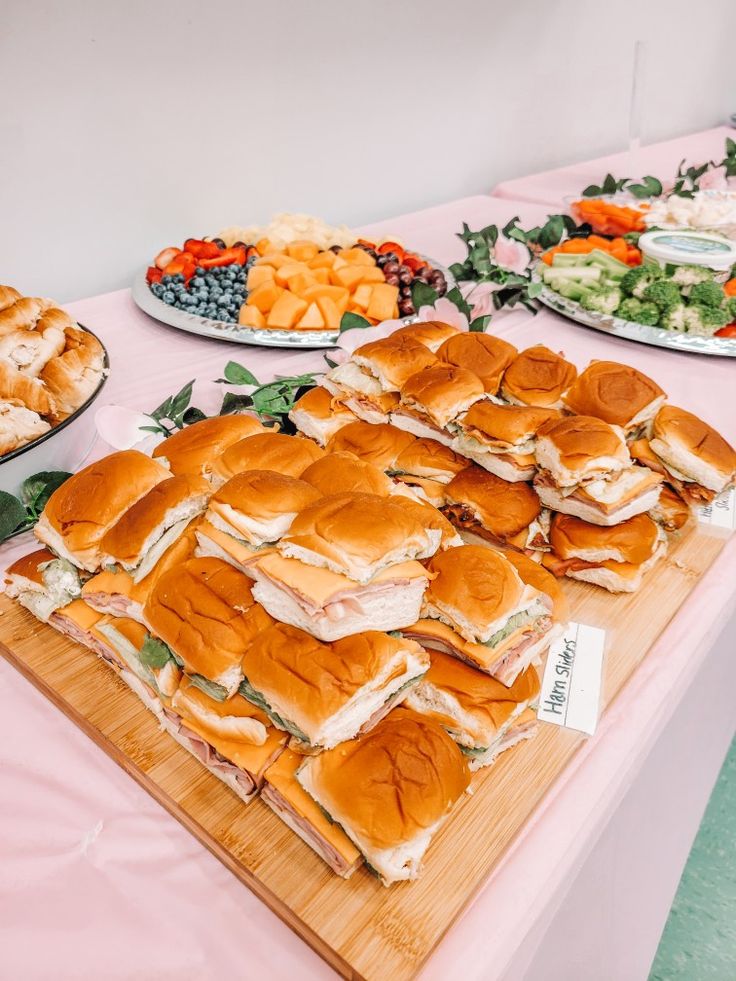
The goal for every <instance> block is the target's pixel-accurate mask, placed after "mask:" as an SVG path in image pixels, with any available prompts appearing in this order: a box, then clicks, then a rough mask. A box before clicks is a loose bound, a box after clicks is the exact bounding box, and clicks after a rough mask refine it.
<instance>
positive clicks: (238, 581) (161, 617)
mask: <svg viewBox="0 0 736 981" xmlns="http://www.w3.org/2000/svg"><path fill="white" fill-rule="evenodd" d="M143 616H144V619H145V621H146V623H147V624H148V626H149V627H150V629H151V630H152V632H153V633H154V634H155V635H156V636H157V637H160V638H161V640H163V641H164V643H165V644H168V646H169V647H170V648H171V649H172V651H174V652H175V653H176V654H177V655H178V656H179V657H180V658H181V660H182V661H183V662H184V670H185V671H186V672H187V673H188V674H201V675H203V676H204V677H205V678H209V679H210V680H211V681H214V682H216V683H218V684H221V685H222V686H223V687H224V688H226V689H227V691H228V693H229V694H233V693H234V692H235V691H236V690H237V687H238V685H239V683H240V680H241V677H242V674H241V669H240V662H241V660H242V658H243V655H244V654H245V652H246V651H247V650H248V648H249V646H250V644H251V643H252V642H253V640H254V638H255V637H256V635H257V634H259V633H260V632H261V631H262V630H265V629H266V628H267V627H269V626H270V625H271V624H272V623H273V621H272V619H271V617H270V616H269V615H268V614H267V613H266V611H265V610H264V609H263V608H262V607H260V606H258V604H257V603H256V602H255V600H254V599H253V594H252V593H251V588H250V580H249V579H248V577H247V576H245V575H243V573H242V572H239V571H238V570H237V569H234V568H233V567H232V566H231V565H229V564H228V563H227V562H223V561H222V560H221V559H215V558H203V559H189V560H188V561H186V562H183V563H182V564H181V565H178V566H176V567H174V568H172V569H170V570H169V571H168V572H166V573H165V574H164V575H162V576H161V577H160V578H159V579H158V581H157V582H156V584H155V585H154V587H153V589H152V590H151V593H150V596H149V597H148V600H147V602H146V605H145V608H144V611H143Z"/></svg>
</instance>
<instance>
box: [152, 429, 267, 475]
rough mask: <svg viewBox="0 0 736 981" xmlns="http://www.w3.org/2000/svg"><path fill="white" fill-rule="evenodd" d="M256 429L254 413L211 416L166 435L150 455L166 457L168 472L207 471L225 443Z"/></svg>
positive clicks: (251, 432) (222, 451) (202, 472)
mask: <svg viewBox="0 0 736 981" xmlns="http://www.w3.org/2000/svg"><path fill="white" fill-rule="evenodd" d="M260 432H263V426H262V425H261V424H260V422H259V421H258V420H257V419H256V418H255V417H254V416H239V415H233V416H215V417H214V418H212V419H202V421H201V422H195V423H194V424H193V425H191V426H187V427H186V428H185V429H181V430H180V431H179V432H178V433H174V435H173V436H169V438H168V439H165V440H164V441H163V443H159V445H158V446H157V447H156V449H155V450H154V451H153V455H154V457H166V459H167V460H168V461H169V466H170V467H171V472H172V473H194V474H208V473H209V472H210V471H211V469H212V464H213V463H214V461H215V460H216V459H217V457H218V456H220V455H221V454H222V453H224V451H225V450H226V449H227V448H228V446H231V445H232V444H233V443H237V442H238V440H241V439H245V437H246V436H253V435H254V434H255V433H260Z"/></svg>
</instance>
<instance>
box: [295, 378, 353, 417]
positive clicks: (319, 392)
mask: <svg viewBox="0 0 736 981" xmlns="http://www.w3.org/2000/svg"><path fill="white" fill-rule="evenodd" d="M292 412H307V413H308V414H309V415H310V416H314V418H315V419H332V418H333V417H334V416H344V417H345V418H351V417H352V418H355V416H354V414H353V413H352V412H351V411H350V409H346V408H345V406H344V405H341V404H340V402H338V400H337V399H335V398H334V397H333V396H332V395H331V394H330V393H329V392H328V391H327V389H326V388H322V387H321V386H320V385H317V386H316V387H315V388H310V389H309V391H308V392H305V393H304V395H302V397H301V398H299V399H297V401H296V402H295V403H294V407H293V409H292Z"/></svg>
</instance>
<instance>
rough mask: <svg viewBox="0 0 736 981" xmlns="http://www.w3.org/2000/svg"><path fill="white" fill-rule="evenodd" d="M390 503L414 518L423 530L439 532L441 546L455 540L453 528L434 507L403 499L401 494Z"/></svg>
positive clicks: (455, 534)
mask: <svg viewBox="0 0 736 981" xmlns="http://www.w3.org/2000/svg"><path fill="white" fill-rule="evenodd" d="M391 501H392V503H393V504H398V506H399V507H401V508H403V509H404V510H405V511H406V512H408V513H409V514H410V515H412V517H414V518H416V520H417V521H418V522H419V524H420V525H422V527H423V528H434V529H436V530H437V531H439V532H441V533H442V544H443V545H446V544H447V543H448V542H451V541H454V540H456V539H457V532H456V531H455V528H454V527H453V526H452V525H451V524H450V522H449V521H448V520H447V518H446V517H445V516H444V514H443V513H442V512H441V511H438V510H437V508H436V507H434V505H432V504H429V503H428V502H427V501H417V500H415V499H414V498H413V497H404V496H403V494H396V495H394V497H392V498H391Z"/></svg>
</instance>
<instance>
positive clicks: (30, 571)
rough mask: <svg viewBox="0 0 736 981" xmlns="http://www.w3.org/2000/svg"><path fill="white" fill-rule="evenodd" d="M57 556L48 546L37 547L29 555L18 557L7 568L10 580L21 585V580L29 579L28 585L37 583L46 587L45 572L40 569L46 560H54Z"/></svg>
mask: <svg viewBox="0 0 736 981" xmlns="http://www.w3.org/2000/svg"><path fill="white" fill-rule="evenodd" d="M55 558H56V556H55V555H54V553H53V552H50V551H49V550H48V549H47V548H37V549H36V550H35V551H33V552H28V554H27V555H22V556H21V557H20V558H19V559H16V560H15V562H13V564H12V565H9V566H8V568H7V569H6V570H5V575H6V576H7V577H8V581H11V582H13V583H14V584H15V585H21V583H20V581H21V580H27V583H28V585H30V584H32V583H35V584H36V585H37V586H41V587H44V586H45V584H44V581H43V573H42V571H41V569H39V566H40V565H43V563H44V562H53V561H54V559H55Z"/></svg>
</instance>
